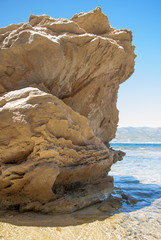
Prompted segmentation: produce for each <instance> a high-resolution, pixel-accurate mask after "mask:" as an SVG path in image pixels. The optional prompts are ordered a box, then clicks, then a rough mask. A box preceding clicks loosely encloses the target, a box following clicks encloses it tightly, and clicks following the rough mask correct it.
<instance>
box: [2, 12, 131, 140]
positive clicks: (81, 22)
mask: <svg viewBox="0 0 161 240" xmlns="http://www.w3.org/2000/svg"><path fill="white" fill-rule="evenodd" d="M131 41H132V33H131V31H128V30H125V29H124V30H116V29H114V28H112V27H111V26H110V25H109V22H108V18H107V16H105V15H104V14H103V13H102V12H101V9H100V8H96V9H95V10H93V11H91V12H89V13H81V14H79V15H77V14H76V15H75V16H73V17H72V19H70V20H67V19H53V18H51V17H49V16H47V15H42V16H35V15H31V16H30V18H29V23H21V24H16V25H10V26H8V27H6V28H2V29H0V92H1V93H2V92H5V91H11V90H16V89H20V88H24V87H28V86H33V84H34V86H36V85H37V86H39V87H41V89H42V90H43V89H44V90H45V91H49V92H50V93H51V94H53V95H55V96H57V97H58V98H60V99H62V100H63V101H64V102H65V103H66V104H67V105H69V106H71V107H72V109H73V110H74V111H77V112H79V113H80V114H82V115H84V116H85V117H87V118H88V120H89V124H90V126H91V127H92V129H93V131H94V133H95V135H96V136H97V137H99V138H100V139H101V140H103V141H105V142H109V141H110V140H112V139H113V138H114V136H115V132H116V128H117V123H118V110H117V108H116V101H117V92H118V88H119V84H120V83H122V82H124V81H125V80H126V79H127V78H129V77H130V75H131V74H132V73H133V71H134V58H135V54H134V46H132V45H131ZM42 85H43V86H42ZM42 87H43V88H42Z"/></svg>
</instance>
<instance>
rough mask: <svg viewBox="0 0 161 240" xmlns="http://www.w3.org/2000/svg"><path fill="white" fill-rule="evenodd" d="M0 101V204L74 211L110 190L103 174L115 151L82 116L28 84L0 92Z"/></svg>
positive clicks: (107, 180) (49, 210)
mask: <svg viewBox="0 0 161 240" xmlns="http://www.w3.org/2000/svg"><path fill="white" fill-rule="evenodd" d="M0 104H1V108H0V129H1V134H0V165H1V175H0V182H1V184H0V202H1V206H3V207H9V208H11V207H13V208H14V207H16V206H18V208H20V209H21V210H36V211H38V210H40V211H43V212H46V213H47V212H51V211H54V212H66V211H74V210H76V209H79V208H81V207H84V206H87V205H89V204H91V203H92V202H97V201H98V200H100V199H101V198H105V193H107V194H108V193H110V192H111V190H112V186H113V185H112V178H111V177H109V176H107V173H108V171H109V170H110V167H111V165H112V164H113V163H114V162H115V161H116V158H117V155H116V153H115V152H114V151H110V150H109V149H108V148H106V146H105V145H104V144H103V143H102V142H101V141H100V140H99V139H98V138H97V137H95V135H94V134H93V131H92V129H91V128H90V127H89V124H88V120H87V119H86V118H85V117H84V116H81V115H80V114H79V113H77V112H74V111H73V110H72V109H71V108H70V107H68V106H67V105H66V104H65V103H63V101H62V100H60V99H58V98H57V97H55V96H53V95H51V94H48V93H45V92H43V91H40V90H39V89H37V88H31V87H28V88H24V89H21V90H17V91H11V92H9V93H7V94H5V95H3V97H1V98H0ZM117 160H118V158H117Z"/></svg>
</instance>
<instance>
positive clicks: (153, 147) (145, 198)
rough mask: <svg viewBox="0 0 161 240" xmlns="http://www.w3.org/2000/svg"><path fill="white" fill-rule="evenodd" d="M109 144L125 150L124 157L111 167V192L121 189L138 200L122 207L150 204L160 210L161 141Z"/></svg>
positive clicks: (128, 207) (131, 207) (139, 206)
mask: <svg viewBox="0 0 161 240" xmlns="http://www.w3.org/2000/svg"><path fill="white" fill-rule="evenodd" d="M111 147H112V148H113V149H116V150H122V151H123V152H125V153H126V156H125V157H124V159H123V160H122V161H120V162H117V163H116V164H114V165H113V166H112V169H111V172H110V175H112V176H114V186H115V192H117V191H123V192H124V193H125V194H127V195H129V196H130V197H134V198H135V199H136V200H137V201H138V202H137V204H135V206H126V207H125V208H126V209H124V210H125V211H134V210H136V209H141V208H144V207H147V206H150V205H152V204H153V203H154V202H156V201H157V203H156V204H155V207H156V208H158V209H160V203H161V144H159V143H157V144H154V143H148V144H147V143H141V144H140V143H112V144H111Z"/></svg>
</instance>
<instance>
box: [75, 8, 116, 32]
mask: <svg viewBox="0 0 161 240" xmlns="http://www.w3.org/2000/svg"><path fill="white" fill-rule="evenodd" d="M72 20H73V21H74V22H76V23H77V24H78V25H79V26H80V27H81V28H83V29H84V30H85V31H86V32H88V33H93V34H96V35H100V34H104V33H108V32H109V31H110V28H111V27H110V24H109V21H108V18H107V16H106V15H105V14H103V13H102V11H101V8H100V7H97V8H96V9H94V10H93V11H90V12H88V13H80V14H75V15H74V16H73V17H72Z"/></svg>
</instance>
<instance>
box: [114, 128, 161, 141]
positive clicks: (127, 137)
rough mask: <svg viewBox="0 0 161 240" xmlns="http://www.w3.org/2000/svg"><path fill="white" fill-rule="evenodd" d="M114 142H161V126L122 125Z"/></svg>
mask: <svg viewBox="0 0 161 240" xmlns="http://www.w3.org/2000/svg"><path fill="white" fill-rule="evenodd" d="M112 142H119V143H121V142H125V143H126V142H127V143H128V142H129V143H130V142H161V127H160V128H151V127H121V128H118V129H117V133H116V137H115V138H114V139H113V140H112Z"/></svg>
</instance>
